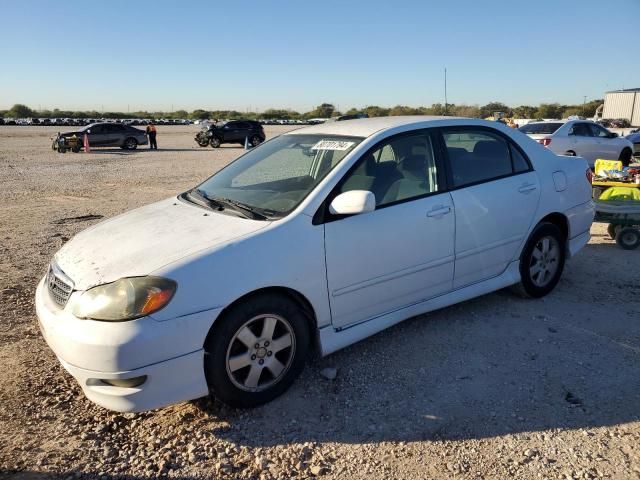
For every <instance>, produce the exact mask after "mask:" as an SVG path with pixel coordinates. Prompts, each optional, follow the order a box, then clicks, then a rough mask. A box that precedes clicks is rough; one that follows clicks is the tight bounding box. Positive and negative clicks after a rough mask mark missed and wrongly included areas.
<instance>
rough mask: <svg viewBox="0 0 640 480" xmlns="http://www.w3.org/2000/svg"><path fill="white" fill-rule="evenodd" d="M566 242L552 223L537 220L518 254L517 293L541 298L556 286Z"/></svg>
mask: <svg viewBox="0 0 640 480" xmlns="http://www.w3.org/2000/svg"><path fill="white" fill-rule="evenodd" d="M565 243H566V240H565V238H564V236H563V235H562V232H561V231H560V229H559V228H558V227H557V226H556V225H554V224H552V223H547V222H543V223H540V224H539V225H538V226H537V227H536V228H535V229H534V230H533V232H532V233H531V236H530V237H529V240H527V243H526V245H525V247H524V249H523V250H522V255H521V256H520V284H518V285H517V286H516V291H517V292H518V293H519V294H521V295H522V296H525V297H530V298H540V297H544V296H545V295H547V294H548V293H550V292H551V291H552V290H553V289H554V288H555V286H556V285H557V284H558V282H559V281H560V277H561V276H562V271H563V270H564V262H565V256H566V253H565Z"/></svg>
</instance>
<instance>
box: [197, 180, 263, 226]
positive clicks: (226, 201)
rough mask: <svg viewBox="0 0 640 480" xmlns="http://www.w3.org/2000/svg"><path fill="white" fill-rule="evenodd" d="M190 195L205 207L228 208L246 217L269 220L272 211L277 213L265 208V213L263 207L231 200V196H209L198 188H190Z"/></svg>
mask: <svg viewBox="0 0 640 480" xmlns="http://www.w3.org/2000/svg"><path fill="white" fill-rule="evenodd" d="M188 195H189V198H190V199H191V200H193V201H194V202H195V203H197V204H199V205H202V206H204V207H209V208H212V209H216V210H224V209H227V208H228V209H230V210H233V211H235V212H238V213H239V214H241V215H242V216H243V217H245V218H251V219H254V220H268V219H269V216H268V215H270V214H272V213H273V214H275V212H272V211H271V210H269V211H267V210H265V211H264V212H265V213H261V212H262V211H263V210H262V209H258V208H256V207H252V206H250V205H246V204H244V203H242V202H238V201H236V200H231V199H230V198H222V197H209V196H208V195H207V194H206V193H205V192H203V191H202V190H200V189H198V188H194V189H192V190H189V192H188Z"/></svg>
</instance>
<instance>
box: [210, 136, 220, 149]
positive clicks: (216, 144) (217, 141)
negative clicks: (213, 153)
mask: <svg viewBox="0 0 640 480" xmlns="http://www.w3.org/2000/svg"><path fill="white" fill-rule="evenodd" d="M221 143H222V142H221V141H220V139H219V138H218V137H211V140H209V145H211V147H212V148H218V147H219V146H220V144H221Z"/></svg>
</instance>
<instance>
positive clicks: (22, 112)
mask: <svg viewBox="0 0 640 480" xmlns="http://www.w3.org/2000/svg"><path fill="white" fill-rule="evenodd" d="M34 113H35V112H34V111H33V110H31V109H30V108H29V107H27V106H26V105H22V104H20V103H16V104H15V105H14V106H13V107H11V110H9V111H8V112H7V114H6V116H7V117H13V118H29V117H33V116H34Z"/></svg>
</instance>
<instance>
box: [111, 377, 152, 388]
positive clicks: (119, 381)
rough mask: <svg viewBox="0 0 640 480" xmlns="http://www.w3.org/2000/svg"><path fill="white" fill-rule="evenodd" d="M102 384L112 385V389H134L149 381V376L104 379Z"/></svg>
mask: <svg viewBox="0 0 640 480" xmlns="http://www.w3.org/2000/svg"><path fill="white" fill-rule="evenodd" d="M100 381H101V382H102V383H104V384H106V385H110V386H112V387H122V388H133V387H138V386H140V385H142V384H143V383H144V382H146V381H147V376H146V375H142V376H141V377H133V378H110V379H105V378H103V379H102V380H100Z"/></svg>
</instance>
